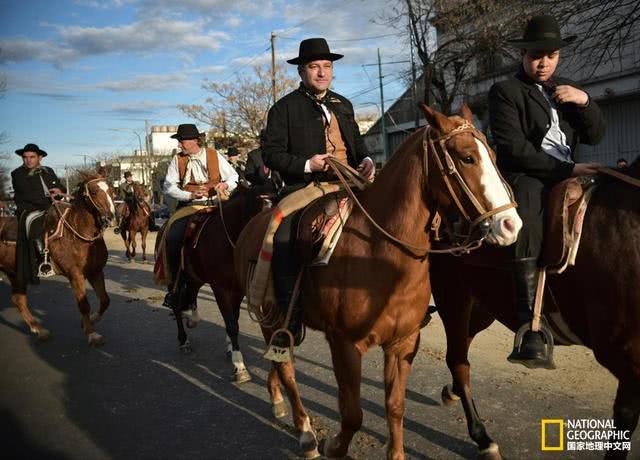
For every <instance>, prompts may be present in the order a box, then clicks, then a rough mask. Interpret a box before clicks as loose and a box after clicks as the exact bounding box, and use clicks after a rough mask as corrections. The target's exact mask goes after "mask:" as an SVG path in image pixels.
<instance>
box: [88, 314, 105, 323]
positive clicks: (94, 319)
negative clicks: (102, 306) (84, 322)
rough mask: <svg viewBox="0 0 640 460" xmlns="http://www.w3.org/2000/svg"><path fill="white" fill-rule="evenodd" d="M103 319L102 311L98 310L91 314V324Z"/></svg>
mask: <svg viewBox="0 0 640 460" xmlns="http://www.w3.org/2000/svg"><path fill="white" fill-rule="evenodd" d="M101 319H102V315H100V313H98V312H95V313H93V314H92V315H91V317H90V318H89V321H91V324H96V323H97V322H99V321H100V320H101Z"/></svg>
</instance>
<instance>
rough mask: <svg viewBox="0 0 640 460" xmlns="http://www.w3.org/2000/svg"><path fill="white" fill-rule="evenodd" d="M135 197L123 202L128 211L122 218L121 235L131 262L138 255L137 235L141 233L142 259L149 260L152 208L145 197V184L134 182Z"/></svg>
mask: <svg viewBox="0 0 640 460" xmlns="http://www.w3.org/2000/svg"><path fill="white" fill-rule="evenodd" d="M132 187H133V199H132V200H131V201H130V202H127V201H125V202H124V203H123V206H124V208H123V211H124V210H125V209H127V213H126V214H125V215H124V216H123V218H122V224H121V225H120V235H121V236H122V240H123V241H124V245H125V248H126V256H127V259H129V262H132V261H133V260H134V259H135V257H136V235H137V234H138V233H140V239H141V240H142V242H141V244H142V261H143V262H144V261H146V260H147V233H148V232H149V216H150V215H151V209H150V208H149V205H148V204H147V202H146V201H145V199H144V196H145V188H144V185H143V184H138V183H135V182H134V183H133V185H132Z"/></svg>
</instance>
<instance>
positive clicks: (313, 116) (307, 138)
mask: <svg viewBox="0 0 640 460" xmlns="http://www.w3.org/2000/svg"><path fill="white" fill-rule="evenodd" d="M342 57H343V56H342V55H341V54H335V53H332V52H331V51H330V49H329V45H328V44H327V42H326V40H325V39H324V38H310V39H308V40H303V41H302V42H301V43H300V50H299V53H298V57H296V58H294V59H290V60H288V61H287V62H288V63H289V64H293V65H296V66H297V67H298V75H300V79H301V80H302V82H301V83H300V87H299V88H298V89H297V90H295V91H292V92H291V93H289V94H287V95H286V96H284V97H283V98H282V99H280V100H279V101H278V102H276V103H275V105H274V106H273V107H272V108H271V109H270V110H269V117H268V121H267V128H266V139H265V143H264V149H263V152H262V155H263V158H264V163H265V165H266V166H267V167H268V168H271V169H272V170H274V171H277V172H278V173H279V174H280V176H281V177H282V179H283V181H284V183H285V191H286V190H295V189H299V188H302V187H304V186H305V185H306V184H308V183H310V182H311V181H312V180H316V179H317V180H327V179H329V178H330V176H329V175H328V173H327V171H328V169H329V166H328V164H327V163H326V162H325V158H327V157H329V156H333V157H335V158H337V159H338V160H339V161H341V162H344V163H347V164H349V165H351V166H352V167H354V168H358V170H359V171H360V173H361V174H363V175H364V176H365V177H368V178H369V179H370V180H373V177H374V175H375V164H374V162H373V160H371V158H369V157H368V153H367V150H366V148H365V146H364V142H363V140H362V138H361V136H360V131H359V129H358V125H357V124H356V121H355V117H354V112H353V106H352V105H351V102H349V100H347V99H346V98H345V97H343V96H341V95H339V94H337V93H334V92H333V91H331V90H330V89H329V88H330V87H331V82H332V81H333V62H334V61H337V60H338V59H341V58H342ZM296 216H297V214H293V215H290V216H288V217H286V218H285V219H284V220H283V221H282V224H281V225H280V227H279V228H278V230H277V232H276V235H275V238H274V253H273V262H272V264H273V273H274V277H275V279H274V285H275V290H276V296H277V301H278V304H279V306H280V307H281V308H282V309H283V310H286V309H287V307H288V304H289V301H290V299H291V296H292V294H293V287H294V284H295V279H296V276H297V274H298V270H299V264H298V262H297V261H296V259H295V256H294V253H293V251H292V248H291V245H290V244H289V242H290V240H291V238H292V233H293V232H294V229H295V220H296ZM301 325H302V312H301V309H300V308H297V307H296V308H294V312H293V315H292V318H291V321H290V323H289V329H290V331H291V332H292V333H293V334H294V336H296V338H297V340H296V342H299V338H300V332H301ZM281 335H284V334H281ZM285 338H286V337H285ZM278 340H279V338H278V337H276V338H274V345H277V346H285V347H286V346H288V342H282V343H279V342H278Z"/></svg>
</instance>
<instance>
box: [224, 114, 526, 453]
mask: <svg viewBox="0 0 640 460" xmlns="http://www.w3.org/2000/svg"><path fill="white" fill-rule="evenodd" d="M423 110H424V112H425V115H426V118H427V120H428V122H429V125H430V126H431V128H430V129H428V130H427V129H421V130H419V131H418V132H416V133H414V134H413V135H411V136H410V137H409V138H408V139H407V140H406V141H405V142H404V143H403V144H402V145H401V146H400V147H399V149H398V151H396V153H395V154H394V155H393V157H392V158H391V159H390V160H389V161H388V162H387V164H386V165H385V167H384V168H383V169H382V171H381V172H380V174H379V175H378V177H377V178H376V180H375V182H374V183H373V184H371V186H370V187H368V188H367V189H366V190H364V191H362V192H361V193H360V194H359V195H358V199H359V200H360V202H361V204H362V207H363V208H364V209H365V210H366V211H367V212H368V214H369V215H370V216H371V217H372V219H371V220H373V221H375V222H376V223H377V224H378V225H379V226H380V227H381V228H383V229H384V230H385V231H386V232H388V234H389V235H392V236H394V237H396V238H397V239H401V240H403V241H398V240H396V241H392V239H391V238H389V237H388V236H387V235H384V234H383V233H382V232H381V231H380V229H379V228H375V227H374V226H373V224H372V223H371V220H370V219H368V218H367V217H366V216H365V214H364V213H363V211H362V209H360V208H359V207H355V206H354V210H353V213H352V214H351V216H350V217H349V220H348V221H347V222H346V224H345V227H344V229H343V231H342V236H341V238H340V240H339V242H338V244H337V246H336V248H335V251H334V253H333V256H332V258H331V260H330V262H329V264H328V265H326V266H322V267H311V268H308V269H307V270H306V273H305V277H304V280H303V282H302V288H301V295H300V302H301V304H302V306H303V308H304V323H305V324H306V325H307V326H308V327H310V328H312V329H316V330H321V331H323V332H324V333H325V336H326V338H327V341H328V342H329V346H330V348H331V357H332V361H333V369H334V373H335V376H336V380H337V383H338V389H339V392H338V399H339V408H340V416H341V420H342V421H341V430H340V432H339V433H338V434H337V435H336V436H335V437H333V438H332V439H330V440H328V441H327V442H326V444H325V448H324V455H325V456H327V457H330V458H334V457H336V458H340V457H343V456H345V455H346V454H347V452H348V449H349V444H350V443H351V439H352V438H353V435H354V434H355V433H356V432H357V431H358V430H359V429H360V426H361V424H362V409H361V405H360V381H361V361H362V355H363V354H364V353H365V352H366V351H367V350H368V349H370V348H371V347H374V346H376V345H379V346H382V348H383V350H384V356H385V359H384V361H385V366H384V382H385V395H386V397H385V407H386V416H387V424H388V426H389V431H390V441H389V443H388V445H387V458H389V459H403V458H404V446H403V429H402V418H403V414H404V398H405V388H406V382H407V378H408V376H409V371H410V368H411V363H412V361H413V358H414V356H415V354H416V352H417V351H418V343H419V337H420V328H419V326H420V322H421V320H422V319H423V318H424V317H425V314H426V312H427V307H428V305H429V299H430V296H431V285H430V281H429V258H428V252H429V247H430V241H429V232H428V229H429V226H430V224H431V222H432V219H433V217H434V214H435V212H434V211H436V209H438V211H439V212H442V213H447V214H448V213H455V212H456V211H454V209H456V207H457V205H459V206H460V210H459V212H461V213H462V214H464V215H466V217H467V218H468V219H469V220H470V221H473V222H474V223H475V224H480V223H481V222H485V221H486V225H482V227H484V228H485V230H486V231H487V232H488V235H487V236H486V238H487V240H489V241H491V242H493V243H497V244H503V245H506V244H511V243H513V242H514V241H515V239H516V237H517V234H518V231H519V229H520V227H521V225H522V223H521V221H520V218H519V217H518V215H517V213H516V211H515V209H514V208H513V206H514V204H513V203H512V201H511V198H510V195H509V193H508V189H507V187H506V185H505V183H504V181H503V179H502V178H501V177H500V175H499V173H498V171H497V169H496V167H495V163H494V158H493V155H492V153H491V152H490V150H489V149H488V147H487V146H486V142H485V141H484V136H482V134H481V133H480V132H479V131H477V130H476V129H475V128H473V125H472V115H471V112H470V111H469V109H468V108H467V107H466V106H464V107H463V116H464V119H463V118H461V117H458V116H453V117H451V118H447V117H446V116H445V115H442V114H440V113H439V112H436V111H434V110H432V109H430V108H428V107H426V106H423ZM451 193H453V194H454V196H452V195H451ZM455 203H457V205H456V204H455ZM269 219H270V213H268V212H265V213H261V214H259V215H258V216H257V217H256V218H254V219H253V220H252V221H251V222H249V224H247V226H246V227H245V230H244V231H243V232H242V233H241V235H240V238H239V239H238V244H237V247H236V254H235V258H236V267H237V269H239V271H238V274H239V276H240V278H241V279H243V280H244V279H246V277H247V272H248V265H249V262H250V261H251V260H256V259H257V258H258V254H259V251H260V249H261V245H262V240H263V236H264V234H265V231H266V228H267V225H268V222H269ZM407 242H408V243H407ZM262 308H263V311H265V310H266V311H268V310H269V309H271V308H278V307H276V306H274V305H270V304H266V305H263V307H262ZM278 327H279V325H278ZM275 329H277V327H276V328H274V329H272V330H270V329H267V328H265V327H263V334H264V336H265V339H267V340H268V339H269V337H270V336H271V334H272V332H273V331H274V330H275ZM268 380H269V392H270V394H271V401H272V404H273V406H274V407H273V409H274V413H280V414H282V394H281V392H280V387H279V382H282V383H283V384H284V386H285V389H286V392H287V396H288V397H289V401H290V403H291V405H292V410H293V419H294V424H295V427H296V428H297V429H298V430H299V431H300V432H301V435H300V439H299V442H300V447H301V448H302V450H303V451H304V452H305V456H307V457H312V456H316V455H318V452H317V439H316V436H315V432H314V431H313V428H312V427H311V423H310V420H309V417H308V415H307V413H306V411H305V409H304V407H303V405H302V401H301V399H300V394H299V392H298V388H297V385H296V383H295V376H294V367H293V365H292V363H291V362H290V361H289V362H286V363H275V362H274V363H273V367H272V370H271V373H270V375H269V379H268Z"/></svg>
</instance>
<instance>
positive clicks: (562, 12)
mask: <svg viewBox="0 0 640 460" xmlns="http://www.w3.org/2000/svg"><path fill="white" fill-rule="evenodd" d="M541 13H546V14H552V15H554V16H555V17H556V18H557V19H558V22H559V23H560V24H562V25H563V26H565V25H567V27H566V29H568V30H570V31H571V33H576V34H577V35H578V40H577V42H576V44H575V45H574V46H573V47H572V48H571V53H570V55H569V57H568V58H569V59H572V60H574V62H576V61H577V62H580V63H581V65H582V66H583V67H585V66H587V68H588V69H589V70H590V72H591V75H593V73H594V72H595V71H596V69H597V68H598V66H599V65H601V64H603V63H606V62H610V61H612V60H614V59H616V58H617V57H619V56H620V54H621V53H623V52H624V50H625V49H626V47H629V46H633V45H634V44H635V46H637V43H638V41H640V25H639V24H640V0H609V1H602V0H535V1H524V0H397V3H396V5H395V7H394V8H393V9H392V10H391V12H390V13H389V14H388V15H387V16H386V17H384V18H383V21H384V22H385V23H386V24H388V25H391V26H393V27H395V28H396V29H398V30H401V31H405V32H406V40H407V43H410V44H411V45H412V46H413V47H414V49H415V50H416V55H417V57H418V59H419V62H420V64H421V65H422V78H423V84H422V85H421V86H422V88H423V94H422V97H421V98H422V99H423V100H424V101H425V103H427V104H428V105H436V106H438V108H439V109H440V110H441V111H443V112H445V113H450V112H451V109H452V107H451V106H452V104H453V102H454V100H455V99H456V97H458V96H462V95H464V94H466V90H467V85H468V84H469V83H470V82H471V81H472V79H473V78H474V77H478V76H482V74H484V75H486V74H488V73H491V72H494V71H498V70H500V69H501V68H502V69H504V67H505V64H509V63H511V64H514V63H517V61H518V50H517V49H515V48H514V47H513V46H511V45H509V43H508V39H510V38H519V37H520V36H521V34H522V30H523V27H524V24H525V23H526V21H527V20H528V19H529V18H530V17H531V16H533V15H535V14H541ZM636 59H637V57H636ZM587 76H588V75H587Z"/></svg>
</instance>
